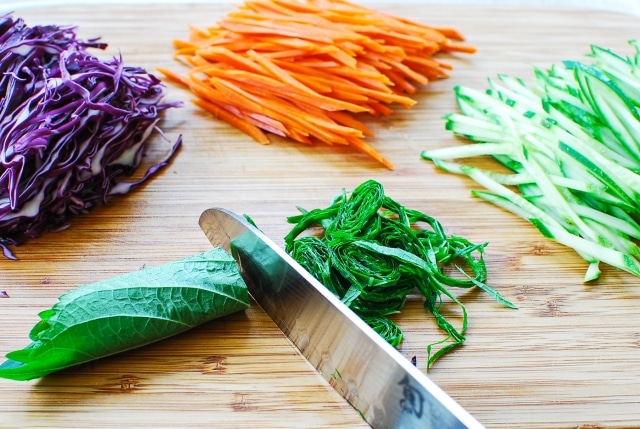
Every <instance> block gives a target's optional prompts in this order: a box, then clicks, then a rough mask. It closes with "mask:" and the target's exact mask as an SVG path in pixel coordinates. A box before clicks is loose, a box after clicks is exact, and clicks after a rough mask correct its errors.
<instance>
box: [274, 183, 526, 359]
mask: <svg viewBox="0 0 640 429" xmlns="http://www.w3.org/2000/svg"><path fill="white" fill-rule="evenodd" d="M299 210H300V211H301V213H302V214H300V215H296V216H292V217H289V218H288V222H289V223H292V224H295V226H294V227H293V229H292V230H291V231H290V232H289V234H288V235H287V236H286V237H285V250H286V251H287V252H288V253H289V254H291V256H292V257H293V258H294V259H295V260H296V261H297V262H298V263H300V265H302V266H303V267H304V268H305V269H306V270H308V271H309V272H310V273H311V274H312V275H313V276H314V277H316V278H317V279H318V280H319V281H320V282H321V283H322V284H324V285H325V287H327V288H328V289H329V290H330V291H331V292H332V293H333V294H334V295H336V296H337V297H338V298H340V299H341V301H342V302H343V303H344V304H346V305H347V306H348V307H349V308H350V309H351V310H353V311H354V312H355V313H356V314H357V315H358V316H359V317H361V318H362V319H363V320H364V321H365V322H366V323H367V324H368V325H369V326H370V327H371V328H373V329H374V330H375V331H376V332H377V333H378V334H380V335H381V336H382V337H383V338H384V339H385V340H386V341H387V342H389V343H390V344H391V345H393V346H394V347H397V346H399V345H400V343H401V342H402V340H403V337H404V335H403V332H402V330H401V329H400V327H399V326H398V325H397V324H396V323H395V322H394V321H393V320H392V319H391V316H392V315H394V314H397V313H399V312H400V311H401V310H402V308H403V307H404V305H405V302H406V300H407V297H408V296H409V295H410V294H413V293H414V292H415V290H416V289H417V290H418V291H419V292H420V294H422V296H424V298H425V301H424V308H425V309H426V310H427V311H428V312H430V313H432V314H433V315H434V317H435V320H436V323H437V325H438V326H439V327H440V328H441V329H442V330H444V331H445V332H446V334H447V335H446V337H445V338H444V339H442V340H440V341H437V342H435V343H432V344H429V345H428V346H427V356H428V362H427V369H429V367H430V366H431V365H432V364H433V362H435V361H436V360H437V359H438V358H439V357H441V356H443V355H444V354H445V353H447V352H448V351H450V350H452V349H454V348H455V347H458V346H460V345H462V344H463V343H464V341H465V331H466V328H467V310H466V308H465V306H464V304H463V303H462V302H461V301H460V300H459V299H458V297H456V295H455V294H454V293H453V292H452V290H451V288H467V289H468V288H472V287H479V288H480V289H482V290H483V291H485V292H487V293H488V294H489V295H491V296H492V297H493V298H495V299H496V301H498V302H499V303H501V304H503V305H505V306H507V307H510V308H517V307H516V306H515V305H514V304H512V303H511V302H509V301H508V300H506V299H505V298H504V297H502V296H501V295H500V294H499V293H498V292H497V291H495V290H494V289H492V288H491V287H489V286H488V285H487V284H486V283H485V281H486V279H487V267H486V264H485V262H484V258H483V256H484V249H485V247H486V245H487V243H483V244H474V243H471V242H470V241H469V240H467V239H465V238H463V237H457V236H447V235H446V234H445V231H444V228H443V227H442V225H441V224H440V222H438V221H437V220H436V219H434V218H433V217H431V216H429V215H427V214H425V213H422V212H420V211H416V210H411V209H408V208H405V207H403V206H402V205H401V204H399V203H398V202H396V201H395V200H393V199H391V198H389V197H388V196H386V195H385V193H384V189H383V187H382V185H381V184H380V183H378V182H376V181H374V180H368V181H366V182H364V183H362V184H361V185H360V186H358V187H356V188H355V189H354V190H353V191H352V192H351V194H350V195H348V194H347V192H346V191H345V190H343V191H342V193H341V194H339V195H336V196H335V197H334V198H333V200H332V201H331V202H330V204H329V206H328V207H326V208H324V209H314V210H311V211H307V210H304V209H302V208H299ZM318 229H319V230H320V234H314V233H312V232H313V231H317V230H318ZM305 232H306V233H305ZM303 233H305V234H303ZM449 267H455V269H453V270H447V269H446V268H449ZM443 295H444V296H445V297H447V298H449V299H450V300H451V301H452V302H453V303H455V304H457V305H458V306H459V308H460V309H461V311H462V323H461V327H460V328H456V327H455V326H454V325H453V324H452V323H450V322H449V321H448V320H447V319H446V318H445V317H444V316H443V314H442V313H441V307H442V305H443ZM436 349H437V350H436Z"/></svg>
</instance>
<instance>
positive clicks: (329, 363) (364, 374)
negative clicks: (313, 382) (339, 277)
mask: <svg viewBox="0 0 640 429" xmlns="http://www.w3.org/2000/svg"><path fill="white" fill-rule="evenodd" d="M199 224H200V227H201V229H202V230H203V232H204V233H205V235H206V236H207V238H208V239H209V241H210V242H211V244H212V245H214V246H218V247H222V248H224V249H226V250H227V251H229V252H230V253H231V254H232V255H233V257H234V258H235V260H236V261H237V263H238V266H239V267H240V272H241V273H242V275H243V278H244V279H245V282H246V283H247V287H248V288H249V293H250V294H251V296H252V297H253V298H254V299H255V301H256V302H257V303H258V304H259V305H260V307H262V309H263V310H264V311H265V312H266V313H267V315H268V316H269V317H270V318H271V319H272V320H273V321H274V322H275V323H276V325H277V326H278V328H279V329H280V330H281V331H282V332H283V333H284V334H285V335H286V336H287V337H288V338H289V339H290V340H291V342H292V343H293V344H294V345H295V346H296V347H297V349H298V350H299V351H300V353H302V355H303V356H304V357H305V358H306V359H307V360H308V361H309V362H310V363H311V364H312V365H313V366H314V367H315V368H316V369H317V371H318V372H319V373H320V374H321V375H322V376H323V377H324V379H325V380H326V381H327V382H328V383H329V384H330V385H331V386H332V387H333V388H334V389H335V390H336V391H337V392H338V393H339V394H340V395H341V396H342V397H344V398H345V399H346V400H347V401H348V402H349V403H350V404H351V405H352V406H353V407H354V408H355V409H356V410H357V411H358V412H359V413H360V415H361V416H362V417H363V418H364V419H365V420H366V422H367V423H368V424H369V425H370V426H371V427H373V428H374V429H378V428H380V429H382V428H385V429H386V428H407V429H408V428H438V429H448V428H451V429H462V428H469V429H481V428H483V426H482V425H481V424H480V423H479V422H478V421H477V420H476V419H475V418H474V417H472V416H471V415H470V414H469V413H468V412H467V411H466V410H465V409H464V408H462V407H461V406H460V405H459V404H458V403H457V402H455V400H453V399H452V398H451V397H450V396H449V395H447V394H446V393H445V392H444V391H443V390H442V389H440V388H439V387H438V386H437V385H436V384H435V383H434V382H433V381H432V380H431V379H430V378H428V377H427V375H426V374H425V373H424V372H422V371H421V370H419V369H418V368H416V367H415V366H414V365H413V364H411V363H410V362H409V360H407V359H406V358H405V357H404V356H402V354H400V352H398V350H396V349H395V348H394V347H392V346H391V345H390V344H388V343H387V342H386V341H385V340H384V339H383V338H382V337H380V336H379V335H378V334H377V333H376V332H375V331H374V330H373V329H371V328H370V327H369V326H368V325H367V324H366V323H365V322H364V321H362V319H360V317H358V316H357V315H356V314H355V313H354V312H353V311H352V310H351V309H349V308H348V307H347V306H346V305H345V304H343V303H342V302H341V301H340V300H339V299H338V298H337V297H336V296H334V295H333V294H332V293H331V292H330V291H329V290H328V289H327V288H325V287H324V286H323V285H322V284H321V283H320V282H319V281H318V280H316V279H315V278H314V277H313V276H312V275H311V274H310V273H309V272H308V271H306V270H305V269H304V268H303V267H302V266H300V265H299V264H298V263H297V262H296V261H295V260H294V259H293V258H292V257H291V256H290V255H288V254H287V253H286V252H285V251H284V250H283V249H281V248H280V247H278V246H277V245H276V244H275V243H274V242H273V241H271V240H270V239H269V238H268V237H267V236H266V235H265V234H263V233H262V232H261V231H260V230H259V229H258V228H256V227H255V226H253V225H252V224H251V223H249V222H247V221H246V220H245V219H244V218H242V217H241V216H238V215H237V214H235V213H233V212H230V211H228V210H225V209H222V208H211V209H208V210H205V211H204V212H203V213H202V215H201V216H200V220H199Z"/></svg>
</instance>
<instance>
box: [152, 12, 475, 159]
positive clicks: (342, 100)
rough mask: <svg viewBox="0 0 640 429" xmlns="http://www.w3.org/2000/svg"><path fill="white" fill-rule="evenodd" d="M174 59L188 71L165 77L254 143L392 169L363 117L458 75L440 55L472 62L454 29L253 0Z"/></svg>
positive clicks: (408, 103) (406, 102) (407, 103)
mask: <svg viewBox="0 0 640 429" xmlns="http://www.w3.org/2000/svg"><path fill="white" fill-rule="evenodd" d="M188 28H189V38H188V40H174V47H175V52H174V57H175V59H176V60H177V61H179V62H181V63H182V64H184V65H185V66H187V67H189V70H188V71H187V72H186V73H184V74H180V73H177V72H174V71H171V70H168V69H165V68H161V69H159V71H160V72H161V73H162V74H164V75H165V77H166V78H167V79H168V80H169V81H172V82H175V83H177V84H179V85H182V86H184V87H186V88H188V89H189V90H190V91H191V92H192V93H193V94H194V95H195V96H196V97H197V98H196V99H195V100H194V103H195V104H196V105H197V106H199V107H200V108H202V109H203V110H205V111H207V112H210V113H211V114H213V115H214V116H216V117H217V118H219V119H221V120H223V121H225V122H228V123H229V124H231V125H233V126H234V127H236V128H238V129H239V130H240V131H242V132H244V133H245V134H247V135H249V136H250V137H251V138H253V139H254V140H256V141H258V142H260V143H262V144H268V143H269V138H268V134H273V135H278V136H281V137H285V138H289V139H292V140H295V141H298V142H300V143H304V144H312V143H316V142H321V143H326V144H340V145H350V146H351V147H353V148H354V149H356V150H358V151H360V152H362V153H364V154H366V155H368V156H370V157H371V158H372V159H374V160H376V161H377V162H379V163H380V164H382V165H383V166H385V167H387V168H389V169H393V168H394V167H393V164H392V163H391V162H390V161H389V160H388V159H386V158H385V157H384V156H382V155H381V154H380V153H379V152H378V151H377V150H375V149H374V148H373V147H371V146H370V145H369V144H368V143H366V142H365V141H364V138H366V137H374V134H373V132H372V131H371V130H370V129H369V128H368V127H367V126H366V125H365V124H364V123H363V122H362V120H361V118H360V117H356V116H355V113H360V114H362V113H363V112H366V113H368V114H369V115H372V116H373V117H377V116H380V115H385V116H387V115H391V114H392V113H393V109H392V105H400V106H403V107H405V108H411V107H412V106H413V105H414V104H415V103H416V101H415V100H414V99H413V98H411V97H410V96H411V95H413V94H415V93H416V92H417V91H418V90H419V89H420V88H421V87H423V86H425V85H427V84H429V82H431V81H434V80H437V79H444V78H447V77H448V76H449V74H448V72H449V71H450V70H451V69H452V66H451V65H450V64H448V63H446V62H443V61H440V60H438V59H437V58H436V57H435V56H436V55H437V54H439V53H449V54H450V53H462V54H473V53H475V52H476V49H475V47H473V46H470V45H465V44H462V43H459V42H463V41H464V37H463V36H462V34H461V33H460V32H459V31H458V30H456V29H455V28H451V27H435V26H430V25H426V24H422V23H419V22H415V21H412V20H410V19H407V18H403V17H399V16H394V15H391V14H389V13H385V12H381V11H377V10H375V9H371V8H367V7H365V6H360V5H357V4H355V3H351V2H350V1H349V0H246V1H245V3H244V4H242V5H240V6H239V7H238V8H237V9H236V10H235V11H232V12H230V13H228V14H227V15H226V16H225V17H224V18H223V19H221V20H220V21H218V22H216V23H215V24H214V25H212V26H210V27H207V28H202V29H201V28H196V27H193V26H189V27H188Z"/></svg>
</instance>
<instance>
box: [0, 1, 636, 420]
mask: <svg viewBox="0 0 640 429" xmlns="http://www.w3.org/2000/svg"><path fill="white" fill-rule="evenodd" d="M234 7H235V2H234V4H233V5H232V4H229V5H224V4H218V5H215V4H211V5H205V4H199V5H166V4H162V5H160V4H158V5H153V6H149V5H139V6H125V5H115V6H112V7H109V6H95V5H84V6H78V5H76V6H60V7H46V8H40V9H25V10H17V11H16V12H15V15H16V16H21V17H24V18H25V19H26V20H27V22H28V23H29V24H30V25H35V24H48V23H56V24H59V25H67V24H75V25H78V26H79V32H80V34H81V36H82V37H85V38H88V37H94V36H101V37H102V39H103V41H106V42H108V43H109V49H108V51H107V53H108V55H117V54H118V53H119V52H120V53H122V56H123V58H124V60H125V63H128V64H131V65H140V66H144V67H146V68H147V69H149V70H154V69H155V68H156V67H158V66H163V67H168V68H172V69H175V70H178V71H179V70H181V68H180V66H179V65H178V64H177V63H175V62H174V61H173V59H172V53H173V49H172V46H171V42H172V40H173V39H174V38H186V37H187V25H189V24H193V25H196V26H206V25H208V24H212V23H214V22H215V21H216V20H218V19H220V18H222V16H223V15H224V14H225V13H227V12H228V11H230V10H232V9H233V8H234ZM376 7H378V8H380V9H384V10H388V11H392V12H394V13H396V14H398V15H403V16H407V17H412V18H413V19H416V20H419V21H422V22H426V23H432V24H434V25H446V26H454V27H456V28H458V29H459V30H460V31H462V32H463V33H464V34H465V35H466V36H467V42H468V43H469V44H473V45H475V46H476V47H477V48H478V53H477V54H476V55H474V56H457V57H443V60H446V61H448V62H449V63H451V64H452V65H453V66H454V70H453V72H452V76H451V78H450V79H448V80H443V81H438V82H433V83H432V84H431V85H429V86H428V87H427V88H425V89H424V90H423V91H422V92H421V93H420V94H419V95H418V97H417V99H418V104H417V105H416V106H415V107H414V108H413V109H411V110H398V111H396V113H395V114H393V115H392V116H390V117H388V118H383V119H380V120H375V121H369V122H368V124H369V125H370V126H371V128H372V129H373V130H374V131H375V132H376V138H375V139H372V140H371V144H372V145H374V146H375V147H376V148H378V149H379V150H380V151H381V152H382V153H383V154H385V155H386V156H387V157H388V158H389V159H390V160H391V161H392V162H393V163H394V164H395V166H396V169H395V170H394V171H389V170H386V169H384V168H381V167H380V166H378V165H377V164H375V163H374V162H372V161H370V160H369V159H368V158H366V157H365V156H363V155H360V154H358V153H355V152H353V151H351V150H347V149H344V148H336V147H326V146H311V147H309V146H304V145H301V144H297V143H292V142H288V141H283V140H277V139H274V143H273V144H272V145H270V146H261V145H259V144H257V143H255V142H253V141H251V140H250V139H249V138H248V137H246V136H244V135H242V134H240V133H239V132H238V131H236V130H235V129H233V128H231V127H230V126H228V125H226V124H224V123H221V122H218V121H216V120H213V119H212V118H211V117H210V116H208V115H206V114H204V113H202V112H200V111H199V110H197V109H196V108H195V107H194V106H193V105H192V104H190V102H189V100H190V99H191V96H190V95H189V94H188V93H187V92H185V91H183V90H182V89H180V88H177V87H174V86H171V85H169V87H168V98H169V99H181V100H185V101H186V104H185V107H184V108H182V109H180V110H175V109H174V110H172V111H170V112H169V113H168V114H167V115H166V117H165V118H166V119H165V120H164V121H163V123H162V124H161V126H162V127H163V129H164V130H165V132H166V134H167V135H168V136H169V137H170V138H172V139H173V140H175V138H176V137H177V135H178V134H182V135H183V137H184V147H183V149H182V150H181V152H180V153H179V154H178V156H177V158H176V159H175V161H174V162H173V163H172V164H171V165H170V166H169V167H168V168H166V169H165V170H163V171H162V173H161V174H160V175H158V176H157V177H156V178H155V179H154V180H152V181H151V182H149V183H148V184H146V185H145V186H143V187H141V188H139V189H137V190H136V191H134V192H133V193H132V194H130V195H128V196H126V197H123V198H120V199H118V200H115V201H113V203H112V204H110V205H109V206H106V207H101V208H98V209H96V210H94V211H93V212H91V213H89V214H87V215H84V216H81V217H77V218H75V219H73V221H72V222H71V227H70V228H69V229H68V230H66V231H64V232H60V233H49V234H45V235H44V236H42V237H40V238H38V239H34V240H31V241H30V242H28V243H27V244H25V245H23V246H21V247H19V248H17V249H16V254H17V256H18V257H19V258H20V260H19V261H17V262H14V261H8V260H3V259H0V290H3V291H6V292H7V294H8V295H9V298H2V299H0V354H2V355H3V354H4V353H6V352H9V351H11V350H14V349H18V348H22V347H24V346H25V345H26V344H27V343H28V338H27V335H28V332H29V330H30V329H31V327H32V326H33V324H34V323H35V322H36V321H37V314H38V312H39V311H42V310H44V309H46V308H49V307H50V306H51V305H52V304H53V303H54V302H55V301H56V299H57V297H58V296H59V295H60V294H62V293H64V292H65V291H67V290H69V289H72V288H74V287H75V286H77V285H78V284H84V283H91V282H94V281H98V280H102V279H105V278H108V277H113V276H115V275H118V274H121V273H125V272H129V271H133V270H137V269H139V268H141V267H142V266H143V265H146V266H152V265H158V264H161V263H165V262H169V261H172V260H176V259H179V258H182V257H185V256H188V255H191V254H195V253H198V252H200V251H204V250H207V249H209V248H210V245H209V243H208V241H207V239H206V238H205V236H204V234H203V233H202V232H201V231H200V229H199V227H198V223H197V221H198V217H199V215H200V213H201V212H202V211H203V210H204V209H206V208H209V207H212V206H220V207H225V208H227V209H230V210H233V211H235V212H237V213H246V214H249V215H250V216H251V217H252V218H253V219H254V221H255V222H256V223H257V224H258V226H259V227H260V228H262V229H263V230H264V232H265V233H266V234H267V235H269V236H270V237H272V238H273V239H274V241H276V242H277V243H282V238H283V237H284V235H285V234H286V233H287V232H288V230H289V225H287V224H286V217H287V216H289V215H292V214H295V213H296V206H302V207H305V208H307V209H311V208H315V207H324V206H326V205H327V204H328V202H329V200H330V199H331V197H332V196H333V195H335V194H336V193H338V192H340V190H341V189H342V188H346V189H349V190H350V189H353V188H354V187H355V186H357V185H358V184H360V183H362V182H363V181H365V180H367V179H376V180H378V181H380V182H381V183H382V184H383V185H384V187H385V190H386V192H387V194H388V195H389V196H391V197H392V198H394V199H396V200H398V201H399V202H401V203H402V204H404V205H405V206H407V207H410V208H415V209H418V210H422V211H425V212H427V213H429V214H431V215H432V216H434V217H436V218H437V219H439V220H440V221H441V222H442V223H443V224H444V226H445V228H446V230H447V232H448V233H450V234H457V235H463V236H465V237H467V238H469V239H470V240H472V241H474V242H489V246H488V248H487V255H486V259H487V264H488V267H489V273H490V277H489V284H490V285H491V286H493V287H494V288H496V289H497V290H499V291H500V292H501V293H502V294H503V295H505V296H506V297H507V298H509V299H511V300H512V301H514V302H515V303H517V304H518V305H519V307H520V309H519V310H515V311H514V310H508V309H505V308H502V307H501V306H499V305H498V304H496V303H494V302H493V301H492V299H491V298H490V297H488V296H486V295H484V294H480V293H477V292H474V291H471V292H467V293H465V294H463V295H461V297H462V299H463V302H464V303H465V304H466V305H467V308H468V311H469V323H470V325H469V330H468V337H467V342H466V344H465V345H464V346H463V347H461V348H459V349H458V350H456V351H455V352H454V353H451V354H449V355H447V356H446V357H444V358H442V359H441V360H440V361H438V362H437V363H436V364H435V366H434V367H433V368H432V369H431V370H430V371H429V375H430V377H431V378H432V379H433V380H434V381H435V382H436V383H438V384H439V385H440V386H441V387H442V388H443V389H444V390H445V391H447V392H448V393H449V394H450V395H451V396H452V397H453V398H454V399H456V400H457V401H458V402H459V403H460V404H461V405H462V406H464V407H465V408H466V409H468V410H469V411H470V412H471V414H473V415H474V416H475V417H476V418H477V419H478V420H480V421H481V422H482V423H484V424H485V425H486V426H487V427H488V428H578V427H579V428H583V429H586V428H622V427H640V312H639V311H638V308H639V307H640V291H639V285H640V279H637V278H634V277H632V276H631V275H629V274H626V273H622V272H618V271H616V270H613V269H609V268H608V267H604V268H603V274H602V277H601V279H600V280H599V281H598V282H595V283H593V284H586V285H585V284H583V283H582V276H583V275H584V271H585V269H586V264H585V263H584V262H583V261H582V260H581V259H580V258H579V257H577V256H576V255H575V254H574V253H573V252H572V251H571V250H569V249H567V248H564V247H562V246H560V245H557V244H555V243H553V242H550V241H548V240H545V239H543V238H542V237H541V236H540V235H539V234H538V233H537V231H535V230H534V229H533V227H532V226H530V225H529V224H528V223H526V222H524V221H522V220H520V219H517V218H515V217H514V216H513V215H511V214H509V213H506V212H504V211H501V210H500V209H498V208H496V207H493V206H490V205H488V204H484V203H482V202H480V201H478V200H474V199H473V198H472V197H471V196H470V190H471V189H472V188H474V187H475V184H473V183H472V182H471V181H469V180H466V179H465V178H462V177H459V176H454V175H449V174H446V173H442V172H440V171H438V170H436V169H435V168H434V166H433V165H432V164H430V163H427V162H426V161H424V160H421V159H420V157H419V154H420V151H422V150H423V149H427V148H435V147H441V146H448V145H452V144H462V142H459V141H457V140H455V139H453V138H452V136H451V135H450V134H449V133H448V132H447V131H446V130H444V127H443V121H442V119H441V117H442V115H444V114H445V113H448V112H451V111H454V110H455V104H454V101H453V94H452V87H453V86H454V85H456V84H465V85H468V86H473V87H476V88H477V89H484V88H485V87H486V83H485V82H486V78H487V77H490V76H494V75H495V74H497V73H507V74H512V75H517V76H521V77H523V78H525V79H530V77H531V74H532V72H531V65H536V66H540V67H547V66H549V65H550V64H551V63H554V62H560V61H561V60H564V59H578V58H581V57H582V55H583V54H584V53H586V52H587V51H588V49H589V44H591V43H594V44H599V45H601V46H604V47H609V48H612V49H615V50H617V51H619V52H624V53H631V52H630V48H629V47H628V46H627V44H626V43H627V40H629V39H633V38H635V37H637V36H638V32H637V29H638V25H639V24H640V21H639V20H638V18H633V17H630V16H625V15H622V14H615V13H608V12H602V11H589V10H580V9H560V8H551V7H546V8H536V7H515V6H514V7H507V6H503V7H499V6H495V5H494V6H484V7H483V6H479V5H470V6H460V5H457V6H456V5H448V6H447V5H429V6H428V7H427V6H424V5H417V4H413V5H411V4H405V5H403V4H392V3H389V4H379V5H376ZM166 150H168V143H166V142H164V141H162V140H161V139H159V138H156V140H155V141H154V145H153V149H152V150H151V151H150V154H149V157H153V156H155V155H161V154H162V153H164V152H165V151H166ZM483 162H484V161H483ZM486 162H489V161H486ZM421 305H422V304H421V302H420V300H419V299H418V298H415V299H412V300H410V301H409V303H408V305H407V308H406V311H405V312H403V314H402V315H400V316H399V317H398V319H397V320H398V322H399V323H400V325H401V326H402V327H403V328H404V330H405V334H406V339H405V342H404V344H403V345H402V347H401V352H402V353H403V354H404V355H405V356H407V358H411V357H413V356H415V357H416V360H417V365H418V366H419V367H421V368H423V369H424V368H425V365H426V349H425V348H426V345H427V344H429V343H430V342H432V341H434V340H437V339H440V338H441V333H440V332H439V331H438V330H437V328H436V327H435V324H434V322H433V320H432V319H431V318H430V317H429V315H427V314H425V313H424V311H423V310H422V307H421ZM372 376H374V375H373V374H372ZM0 427H11V428H14V427H15V428H18V427H67V428H72V427H83V428H88V427H132V428H135V427H154V428H161V427H225V428H227V427H238V428H248V427H251V428H254V427H262V428H301V427H305V428H312V427H314V428H327V427H345V428H347V427H348V428H356V427H366V425H365V424H364V423H363V421H362V420H361V419H360V417H359V416H358V414H357V413H356V412H355V411H354V410H353V409H352V408H351V407H350V406H349V405H348V404H346V403H345V402H344V400H343V399H342V398H341V397H340V396H339V395H337V394H336V393H335V392H334V391H333V390H332V389H331V388H330V387H329V386H328V385H327V384H326V383H325V382H324V380H323V379H322V378H321V377H320V376H319V375H318V374H316V373H315V371H314V369H313V368H312V367H310V365H309V364H308V363H307V362H306V361H305V360H304V358H303V357H302V356H301V355H299V353H298V352H297V351H296V349H295V348H294V347H293V346H292V345H291V344H290V343H289V342H288V341H287V340H286V338H284V337H283V335H282V334H281V333H280V331H279V330H278V329H277V328H276V327H275V325H274V324H273V323H272V322H271V321H270V320H269V319H268V318H267V317H266V316H265V314H264V313H263V312H262V311H261V310H260V309H259V308H257V307H255V306H252V307H251V308H250V309H248V310H247V311H245V312H242V313H238V314H235V315H232V316H228V317H226V318H224V319H220V320H217V321H213V322H211V323H208V324H206V325H204V326H201V327H199V328H197V329H194V330H192V331H189V332H188V333H186V334H183V335H180V336H177V337H174V338H172V339H169V340H166V341H162V342H159V343H156V344H154V345H151V346H148V347H144V348H142V349H139V350H134V351H131V352H128V353H124V354H122V355H118V356H113V357H110V358H106V359H102V360H100V361H97V362H93V363H90V364H86V365H83V366H81V367H78V368H73V369H70V370H65V371H62V372H60V373H57V374H54V375H52V376H49V377H46V378H45V379H42V380H38V381H33V382H26V383H20V382H12V381H7V380H0Z"/></svg>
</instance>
